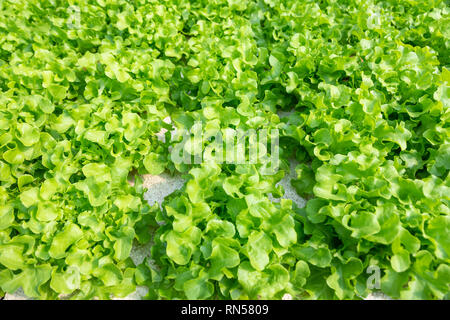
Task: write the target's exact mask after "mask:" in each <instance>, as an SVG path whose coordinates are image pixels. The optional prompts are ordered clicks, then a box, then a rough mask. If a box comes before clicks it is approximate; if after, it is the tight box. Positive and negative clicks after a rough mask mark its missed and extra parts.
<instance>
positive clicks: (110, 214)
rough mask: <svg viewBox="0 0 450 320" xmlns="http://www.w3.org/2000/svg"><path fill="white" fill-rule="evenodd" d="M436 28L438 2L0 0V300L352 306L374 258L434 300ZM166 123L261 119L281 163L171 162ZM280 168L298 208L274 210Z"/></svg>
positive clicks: (444, 47) (445, 219)
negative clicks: (289, 300)
mask: <svg viewBox="0 0 450 320" xmlns="http://www.w3.org/2000/svg"><path fill="white" fill-rule="evenodd" d="M449 26H450V9H449V6H448V4H447V3H446V2H445V1H441V0H401V1H397V0H386V1H378V0H322V1H313V0H305V1H298V0H195V1H188V0H165V1H164V0H133V1H125V0H96V1H94V0H71V1H62V0H39V1H37V0H27V1H25V0H20V1H12V0H0V90H1V95H0V293H1V292H2V291H4V292H14V291H15V290H17V289H18V288H20V287H22V288H23V290H24V292H25V294H26V295H27V296H29V297H34V298H47V299H52V298H57V297H61V295H69V296H70V297H72V298H75V299H88V298H94V297H98V298H110V297H112V296H117V297H123V296H126V295H128V294H130V293H131V292H133V291H134V290H135V288H136V285H145V286H147V287H148V288H149V295H148V297H149V298H155V299H158V298H162V299H175V298H181V299H184V298H189V299H208V298H225V299H230V298H232V299H246V298H253V299H255V298H264V299H273V298H281V297H282V296H283V295H284V294H286V293H289V294H291V295H292V296H293V297H294V298H313V299H324V298H339V299H354V298H358V297H364V296H366V295H367V294H368V293H369V292H370V289H369V288H368V287H367V282H366V281H367V278H368V274H367V272H366V270H367V268H368V267H369V266H373V265H375V266H378V267H380V268H381V270H382V280H381V289H382V291H383V292H385V293H386V294H388V295H389V296H391V297H393V298H408V299H442V298H445V297H448V292H449V291H450V290H449V285H450V266H449V263H450V237H449V234H450V203H449V200H450V198H449V194H450V180H449V179H450V178H449V170H450V129H449V123H450V121H449V118H450V111H449V105H450V97H449V91H450V89H449V86H450V67H449V65H450V60H449V59H450V54H449V45H450V27H449ZM279 111H289V113H283V114H287V115H285V116H281V113H279ZM168 116H169V117H170V118H171V120H172V123H173V126H174V127H175V128H176V129H177V131H178V132H183V131H186V130H189V129H191V128H192V126H193V125H194V123H202V129H203V135H204V136H206V137H213V136H215V135H216V134H217V133H218V132H223V133H224V134H226V133H227V132H228V133H229V132H230V131H231V132H234V131H236V130H250V129H255V130H258V129H262V128H265V129H277V130H279V132H280V133H281V138H280V146H279V147H280V155H281V163H280V170H278V171H277V172H275V173H271V174H268V172H267V170H266V169H267V165H268V163H267V161H268V160H267V159H265V160H262V161H261V162H260V163H258V164H216V163H213V162H210V161H206V162H204V163H203V164H200V165H195V164H177V163H174V162H173V161H172V160H171V158H170V156H169V150H170V149H171V147H173V146H174V144H175V143H176V142H178V141H179V138H180V137H179V136H178V135H176V134H170V132H168V133H167V134H166V139H165V141H164V142H163V141H161V139H158V138H157V133H158V132H160V131H161V129H171V125H168V124H166V123H165V122H164V121H163V119H165V118H166V117H168ZM203 143H204V144H203V145H202V146H201V147H202V149H205V148H208V147H211V146H213V142H211V141H210V140H208V139H205V140H204V142H203ZM293 159H295V160H297V161H298V162H299V163H300V164H299V165H298V166H297V168H296V173H297V179H294V180H293V181H292V185H293V186H294V187H295V188H296V190H297V192H298V193H299V194H300V195H301V196H303V197H304V198H306V199H309V200H308V202H307V204H306V207H305V208H298V207H297V206H296V205H295V204H294V203H292V201H290V200H285V199H281V201H278V202H276V201H273V198H272V197H274V198H280V197H281V196H282V194H283V190H282V187H280V186H279V185H278V184H277V183H278V182H279V181H280V180H281V179H282V177H283V176H284V174H285V173H286V171H287V170H289V165H288V164H289V161H292V160H293ZM164 170H169V171H171V172H174V171H179V172H182V173H185V174H186V177H187V178H188V181H187V182H186V184H185V186H184V187H183V189H182V190H179V191H177V192H175V193H174V194H172V195H171V196H170V197H168V198H167V199H166V200H165V202H164V203H163V209H162V210H160V208H159V207H158V206H157V205H156V206H153V207H150V206H149V205H148V204H147V203H146V202H145V201H144V200H143V197H142V196H143V192H144V191H145V190H144V189H143V187H142V182H141V181H140V178H139V174H143V173H151V174H159V173H161V172H163V171H164ZM130 173H133V174H135V176H136V181H135V184H134V185H133V186H132V185H130V184H129V183H128V178H129V175H130ZM151 230H155V233H154V235H152V232H151ZM152 237H153V239H151V238H152ZM135 240H137V241H139V242H140V243H147V242H148V241H150V240H151V241H153V245H152V250H151V260H152V261H146V262H145V263H143V264H141V265H139V266H135V265H134V263H133V262H132V260H131V259H130V257H129V255H130V251H131V248H132V245H133V241H135ZM149 262H150V263H149Z"/></svg>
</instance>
